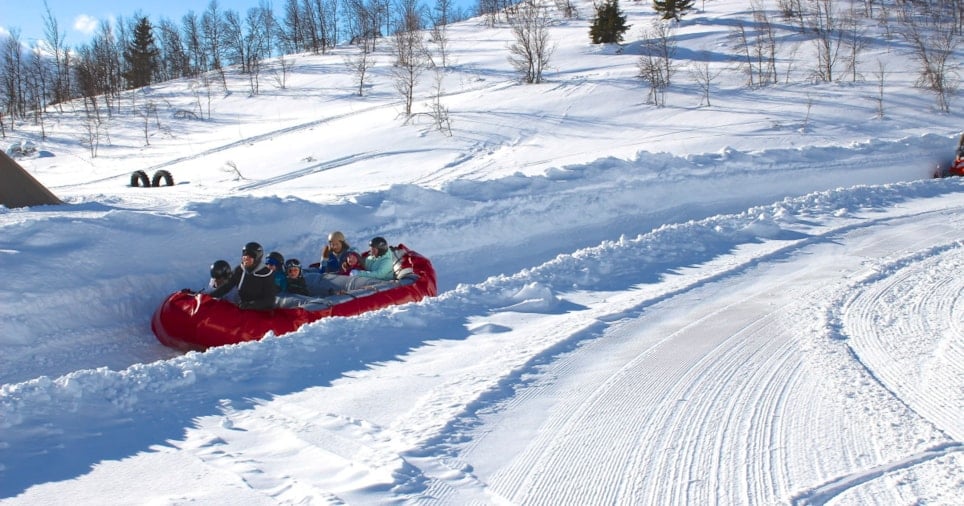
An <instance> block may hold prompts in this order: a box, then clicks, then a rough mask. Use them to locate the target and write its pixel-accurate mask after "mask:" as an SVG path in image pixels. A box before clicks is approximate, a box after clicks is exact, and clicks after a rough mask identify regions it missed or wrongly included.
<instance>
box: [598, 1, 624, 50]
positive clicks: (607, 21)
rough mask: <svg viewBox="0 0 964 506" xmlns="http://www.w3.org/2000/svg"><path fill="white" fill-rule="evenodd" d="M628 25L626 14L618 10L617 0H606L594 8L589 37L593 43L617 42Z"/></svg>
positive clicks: (620, 40) (621, 39) (620, 39)
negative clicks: (594, 13) (594, 15)
mask: <svg viewBox="0 0 964 506" xmlns="http://www.w3.org/2000/svg"><path fill="white" fill-rule="evenodd" d="M630 26H632V25H627V24H626V15H625V14H623V13H622V12H620V11H619V0H606V1H605V2H603V3H602V5H600V6H599V7H598V8H597V9H596V17H595V19H593V20H592V25H591V26H590V27H589V38H590V39H592V43H593V44H613V43H619V42H622V41H623V34H624V33H626V30H629V27H630Z"/></svg>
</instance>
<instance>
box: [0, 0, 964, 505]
mask: <svg viewBox="0 0 964 506" xmlns="http://www.w3.org/2000/svg"><path fill="white" fill-rule="evenodd" d="M577 6H578V8H579V12H580V15H581V16H582V19H576V20H561V19H560V20H559V21H558V23H556V24H555V25H554V26H553V28H552V31H551V38H552V40H553V41H554V42H555V44H556V51H555V53H554V55H553V60H552V62H553V65H552V68H551V69H549V71H548V72H547V74H546V78H547V81H546V82H545V83H543V84H540V85H529V86H527V85H522V84H519V83H518V80H517V78H516V76H515V75H514V74H513V73H512V71H511V67H510V65H509V63H508V62H507V60H506V57H507V54H508V52H507V50H506V44H507V43H508V41H509V40H510V35H509V33H508V31H507V30H506V29H505V28H496V29H491V28H485V27H484V26H482V24H481V23H480V22H479V21H478V20H472V21H468V22H465V23H462V24H459V25H457V26H453V27H451V28H450V32H449V36H450V39H451V40H450V50H451V53H450V55H449V61H450V62H451V64H450V68H448V69H446V70H445V71H444V73H443V76H444V80H443V83H444V95H443V97H442V102H443V104H444V105H445V106H446V107H447V108H448V110H449V113H450V119H451V126H452V135H451V136H445V135H442V134H441V133H439V132H438V131H437V130H435V129H434V128H433V127H432V125H431V122H430V121H429V120H428V119H427V118H426V117H425V116H422V115H419V116H416V117H415V118H414V121H411V122H408V123H407V124H406V123H405V122H404V120H403V118H402V117H401V116H399V111H400V105H399V100H398V98H397V96H396V92H395V90H394V87H393V85H392V83H391V80H390V78H389V74H390V70H391V64H390V61H391V60H390V56H389V55H388V54H387V52H386V48H387V45H383V47H382V48H381V49H380V50H379V54H378V64H377V65H376V67H375V68H374V69H372V74H373V78H372V80H371V84H370V85H369V86H368V88H367V89H366V94H365V95H364V96H362V97H359V96H357V95H354V94H353V92H354V90H355V85H354V83H353V79H354V78H353V76H352V75H351V74H350V73H349V72H348V71H347V69H346V66H345V63H344V59H345V57H346V55H349V54H351V53H352V51H353V49H351V48H347V47H346V48H339V49H337V50H335V51H334V52H333V53H332V54H328V55H314V56H312V55H296V56H294V57H291V59H293V60H294V62H295V63H294V69H293V72H292V74H291V75H289V76H288V82H287V87H286V88H285V89H280V88H278V87H276V86H271V85H269V84H268V83H263V86H262V89H261V93H260V94H259V95H258V96H254V97H252V96H249V94H248V81H247V79H246V77H245V76H237V75H230V76H229V79H230V80H229V85H228V92H227V93H225V92H224V90H223V89H220V90H216V94H215V96H214V97H213V99H212V102H211V113H210V118H207V115H206V114H205V119H203V120H188V119H178V118H176V117H175V116H174V112H175V111H176V110H180V109H192V108H194V109H195V110H196V107H197V103H198V98H197V97H198V95H197V94H196V93H195V91H192V90H196V89H197V87H196V86H195V83H191V82H187V81H183V82H173V83H166V84H162V85H158V86H155V87H152V88H151V89H149V90H143V91H142V92H139V94H138V96H137V97H136V99H132V100H130V101H129V103H132V104H135V105H134V109H133V110H132V109H131V106H130V105H127V106H125V109H124V111H122V112H121V113H120V114H115V116H114V117H113V118H112V119H111V120H110V123H109V134H110V136H109V137H110V142H109V143H108V142H107V141H106V139H105V142H104V143H103V144H102V145H101V146H100V147H99V150H98V154H97V156H96V157H95V158H91V156H90V150H89V149H88V148H87V147H85V146H82V145H80V144H79V142H78V139H79V138H80V137H81V136H82V134H81V133H82V132H83V127H82V126H81V120H80V118H79V116H76V115H74V113H72V112H70V110H67V111H65V113H63V114H59V113H52V114H51V115H50V116H48V119H47V122H48V123H47V124H46V132H47V136H48V137H47V139H46V140H42V139H41V138H40V136H39V128H37V127H33V126H29V125H18V127H17V129H16V130H14V132H13V134H12V137H8V138H7V140H6V142H9V143H11V144H12V143H14V142H18V141H20V140H29V141H31V142H34V143H36V145H37V146H38V148H39V152H38V154H37V155H35V156H32V157H27V158H23V159H21V160H20V162H21V164H22V165H23V166H24V167H25V168H26V169H27V170H28V171H29V172H31V173H32V174H33V175H34V176H35V177H37V178H38V179H39V180H40V181H41V182H43V183H44V184H45V185H46V186H48V187H49V188H50V189H51V191H53V192H54V193H55V194H56V195H58V196H59V197H61V198H62V199H64V200H65V201H66V202H67V203H68V204H67V205H65V206H49V207H36V208H31V209H13V210H7V209H0V276H2V278H3V283H2V284H0V345H2V349H3V352H2V353H0V385H2V386H0V503H2V504H4V505H7V504H10V505H14V504H16V505H19V504H64V503H68V502H69V503H70V504H98V505H99V504H188V503H190V504H452V505H456V504H457V505H462V504H545V505H550V504H551V505H557V504H760V505H772V504H861V505H864V504H879V505H893V504H928V505H933V504H938V505H952V504H964V444H962V441H964V416H962V415H964V337H962V336H964V320H962V316H961V315H962V314H964V298H962V290H964V276H961V272H962V269H964V241H962V238H964V220H962V219H961V216H962V215H964V181H961V180H960V179H944V180H935V179H930V178H929V177H928V176H929V175H930V173H931V171H932V170H933V168H934V165H935V164H936V162H937V161H939V160H941V159H943V158H946V157H947V156H949V155H950V154H951V152H952V150H953V148H954V145H955V143H956V140H957V136H958V135H959V134H960V129H961V122H960V115H959V114H956V113H955V114H950V115H944V114H938V113H935V112H933V104H934V97H933V96H931V95H929V94H928V93H927V92H925V91H923V90H921V89H918V88H914V87H913V83H914V81H915V80H916V77H917V70H916V65H917V64H916V63H915V62H914V61H913V60H912V58H911V55H910V53H909V51H908V50H907V48H906V47H905V46H904V45H903V44H902V43H900V41H899V40H896V39H887V38H885V37H884V32H883V31H882V29H881V28H879V27H877V26H876V25H868V31H867V37H868V45H867V47H866V49H865V53H864V55H863V58H862V61H863V62H864V63H863V65H864V67H865V69H864V73H865V74H866V75H868V76H869V75H870V74H871V72H872V71H873V69H876V68H878V66H877V63H876V62H877V61H878V60H880V61H883V62H885V63H886V68H887V69H888V72H889V74H888V77H887V80H886V94H885V102H884V108H885V109H884V111H885V114H884V117H883V118H878V117H877V115H876V112H877V111H876V103H875V101H874V100H873V97H875V96H876V93H877V87H878V83H876V82H874V80H873V79H871V78H868V79H866V80H863V81H860V80H858V81H857V82H839V83H832V84H827V83H813V82H810V81H809V80H807V79H806V77H807V74H808V73H809V71H810V70H812V69H811V68H810V67H809V64H808V63H807V62H808V61H810V60H808V58H810V57H811V56H810V55H811V54H812V49H813V46H812V44H811V43H810V42H807V41H804V40H802V39H800V38H799V37H800V36H799V35H797V34H795V33H794V32H792V31H790V30H789V27H788V26H783V25H781V27H782V28H781V30H784V29H787V31H781V32H780V34H781V41H783V42H782V45H781V46H780V49H781V51H782V52H783V55H784V57H785V59H781V60H780V61H781V63H780V65H781V67H780V72H781V75H783V74H786V75H787V77H788V79H786V81H787V82H786V83H783V84H779V85H773V86H770V87H766V88H762V89H750V88H747V87H745V86H744V85H743V84H744V80H745V75H743V74H741V73H740V72H739V71H738V70H737V69H735V68H734V64H733V61H734V60H735V59H738V58H739V52H740V46H739V45H738V44H737V43H736V41H735V40H734V39H733V38H732V35H731V33H732V32H731V31H730V27H731V26H733V24H734V23H736V22H737V21H743V22H749V21H750V17H749V16H750V14H749V13H748V12H747V11H746V2H743V1H742V0H715V1H713V2H707V3H706V4H705V8H706V11H705V12H697V13H694V14H692V15H691V16H689V17H687V18H686V20H685V22H684V23H683V24H682V25H681V26H680V27H679V29H678V31H677V36H678V40H679V48H680V50H679V51H678V58H677V63H678V64H679V65H680V66H681V68H684V69H685V68H686V65H690V64H692V63H693V62H694V59H697V57H699V58H702V59H704V61H709V62H710V63H711V64H712V66H713V68H714V69H717V70H720V71H721V74H720V77H719V78H718V80H717V81H716V82H715V83H714V86H713V95H712V97H711V98H712V104H713V105H712V106H711V107H706V106H703V107H701V106H700V96H699V95H700V93H699V91H698V89H697V87H696V86H695V84H693V83H692V80H691V79H690V78H687V77H686V75H687V74H686V72H685V71H681V72H680V73H679V74H678V78H677V80H676V81H674V85H673V87H672V88H671V90H670V92H669V94H668V95H667V104H666V107H663V108H657V107H654V106H653V105H652V104H647V103H646V95H647V91H646V89H645V87H644V86H643V85H642V83H641V82H640V81H639V80H638V79H637V78H636V77H635V75H636V73H637V67H636V62H637V58H638V51H639V42H638V41H639V32H638V31H637V30H639V29H640V28H642V27H644V26H646V25H647V24H648V23H649V22H650V20H651V19H652V18H653V14H652V11H651V9H650V7H649V5H648V4H647V3H646V2H641V3H639V4H635V3H627V4H624V5H623V6H622V7H623V9H624V10H625V11H626V13H627V14H628V15H629V20H628V22H629V23H630V24H632V25H634V27H633V29H632V30H631V32H630V33H628V34H627V44H626V46H625V47H624V49H623V50H622V51H621V52H620V51H616V50H614V48H604V47H598V46H592V45H590V44H588V40H587V39H588V36H587V33H588V28H587V23H588V21H587V20H588V19H589V18H590V17H591V6H590V4H589V3H585V2H583V3H578V4H577ZM770 7H773V6H772V5H771V6H770ZM773 15H774V16H776V13H775V12H774V13H773ZM700 55H702V56H700ZM961 56H962V55H961V54H958V55H956V57H955V59H954V61H957V62H959V61H961ZM791 57H793V58H796V59H795V60H790V59H789V58H791ZM289 61H290V60H289ZM433 81H434V78H431V77H429V76H428V75H427V76H426V77H425V78H424V79H423V85H422V87H421V88H420V90H421V92H420V97H426V98H424V100H420V101H419V102H418V103H417V104H416V109H417V110H418V111H425V110H427V108H428V102H429V99H428V98H427V97H430V96H431V88H432V87H433V86H434V83H433ZM148 101H154V102H155V103H156V104H157V105H159V106H160V109H161V111H163V114H161V115H160V121H159V122H160V125H157V124H154V123H152V124H151V125H149V135H150V137H149V144H148V143H146V142H145V139H144V125H143V119H142V118H141V117H140V116H138V114H137V113H136V107H138V105H136V104H143V103H146V102H148ZM205 105H206V104H205ZM953 107H954V110H957V109H958V108H959V107H960V105H959V104H958V103H954V104H953ZM205 112H206V108H205ZM78 114H79V113H78ZM162 168H163V169H166V170H169V171H170V172H171V173H172V174H173V176H174V179H175V183H176V184H175V185H174V186H172V187H161V188H131V187H129V186H128V183H129V178H130V173H131V172H132V171H134V170H138V169H143V170H145V171H147V172H148V173H149V174H152V173H153V172H154V171H156V170H159V169H162ZM332 230H342V231H344V232H345V233H346V234H347V236H348V237H349V240H350V241H351V242H353V243H354V244H356V245H361V246H363V245H364V244H365V243H367V241H368V239H370V238H371V237H372V236H374V235H384V236H386V237H387V238H388V239H389V240H390V241H391V242H393V243H398V242H402V243H405V244H406V245H408V246H410V247H411V248H413V249H415V250H417V251H419V252H421V253H423V254H425V255H426V256H428V257H429V258H431V259H432V260H433V262H434V264H435V267H436V269H437V270H438V273H439V282H440V286H439V288H440V294H439V296H438V297H436V298H433V299H430V300H425V301H422V302H420V303H418V304H409V305H406V306H400V307H396V308H391V309H385V310H382V311H378V312H374V313H370V314H366V315H362V316H358V317H354V318H333V319H329V320H324V321H320V322H317V323H315V324H312V325H308V326H306V327H304V328H302V329H301V330H300V331H298V332H295V333H292V334H288V335H285V336H280V337H276V336H268V337H266V338H265V339H264V340H262V341H259V342H252V343H246V344H242V345H236V346H227V347H222V348H217V349H212V350H209V351H207V352H205V353H188V354H185V355H179V354H177V353H175V352H174V351H172V350H169V349H167V348H164V347H163V346H161V345H160V344H158V342H157V341H156V340H155V338H154V336H153V335H152V334H151V331H150V316H151V314H152V312H153V311H154V309H155V308H156V307H157V305H158V304H159V303H160V302H161V301H162V300H163V299H164V298H165V297H166V296H167V295H168V294H169V293H170V292H172V291H174V290H177V289H180V288H184V287H192V288H200V287H202V286H203V285H204V284H205V283H206V282H207V270H208V266H209V265H210V264H211V263H212V262H213V261H214V260H216V259H218V258H225V259H228V260H230V261H231V262H237V260H238V257H239V253H240V248H241V246H242V245H243V244H244V243H245V242H247V241H251V240H256V241H260V242H262V243H263V244H264V245H265V247H266V248H267V249H268V250H279V251H281V252H283V253H285V255H286V256H288V257H298V258H300V259H301V260H303V261H312V260H314V259H315V258H316V257H317V255H318V254H319V253H318V252H319V250H320V248H321V246H322V245H323V243H324V240H325V238H326V236H327V234H328V232H330V231H332Z"/></svg>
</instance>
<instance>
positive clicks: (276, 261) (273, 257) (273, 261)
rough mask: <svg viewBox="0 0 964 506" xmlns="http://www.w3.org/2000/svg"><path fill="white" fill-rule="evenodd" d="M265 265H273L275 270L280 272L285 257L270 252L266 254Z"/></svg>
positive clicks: (275, 252)
mask: <svg viewBox="0 0 964 506" xmlns="http://www.w3.org/2000/svg"><path fill="white" fill-rule="evenodd" d="M264 263H265V265H273V266H274V268H275V269H278V270H281V268H282V267H284V265H285V256H284V255H282V254H281V253H278V252H277V251H272V252H271V253H268V259H267V260H265V262H264Z"/></svg>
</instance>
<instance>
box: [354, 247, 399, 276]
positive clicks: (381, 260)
mask: <svg viewBox="0 0 964 506" xmlns="http://www.w3.org/2000/svg"><path fill="white" fill-rule="evenodd" d="M368 247H369V248H371V249H370V250H369V251H368V254H367V255H365V258H364V264H365V269H364V270H353V271H351V273H350V275H351V276H357V277H360V278H370V279H379V280H383V281H389V280H392V279H395V268H394V266H393V265H392V261H393V260H394V259H393V258H392V255H389V254H388V250H389V248H388V241H386V240H385V238H384V237H376V238H374V239H372V240H371V242H369V243H368Z"/></svg>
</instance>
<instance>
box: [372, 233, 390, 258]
mask: <svg viewBox="0 0 964 506" xmlns="http://www.w3.org/2000/svg"><path fill="white" fill-rule="evenodd" d="M368 246H369V247H372V248H375V251H377V252H378V256H381V255H384V254H385V253H388V241H386V240H385V238H384V237H375V238H374V239H372V240H371V242H369V243H368Z"/></svg>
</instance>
